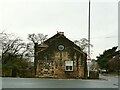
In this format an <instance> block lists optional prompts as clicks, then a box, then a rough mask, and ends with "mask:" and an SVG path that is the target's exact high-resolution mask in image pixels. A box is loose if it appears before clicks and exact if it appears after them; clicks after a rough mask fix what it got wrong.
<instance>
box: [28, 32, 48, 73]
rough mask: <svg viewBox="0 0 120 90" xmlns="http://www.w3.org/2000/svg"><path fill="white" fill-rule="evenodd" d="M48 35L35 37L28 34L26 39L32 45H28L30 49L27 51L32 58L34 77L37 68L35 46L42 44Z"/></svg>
mask: <svg viewBox="0 0 120 90" xmlns="http://www.w3.org/2000/svg"><path fill="white" fill-rule="evenodd" d="M47 36H48V35H43V34H41V33H39V34H37V35H35V34H34V33H33V34H29V35H28V39H29V40H30V41H32V43H29V46H30V47H32V48H29V49H28V50H30V52H31V54H32V56H34V75H36V68H37V59H36V58H37V53H36V52H37V45H38V44H44V41H45V40H46V39H47Z"/></svg>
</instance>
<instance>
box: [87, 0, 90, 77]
mask: <svg viewBox="0 0 120 90" xmlns="http://www.w3.org/2000/svg"><path fill="white" fill-rule="evenodd" d="M88 56H89V57H90V0H89V15H88ZM89 63H90V62H89V60H88V61H87V66H88V78H89V77H90V75H89V74H90V66H89Z"/></svg>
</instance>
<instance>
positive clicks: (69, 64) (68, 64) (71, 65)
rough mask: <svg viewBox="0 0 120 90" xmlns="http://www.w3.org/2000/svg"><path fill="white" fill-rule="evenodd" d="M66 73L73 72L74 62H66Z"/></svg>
mask: <svg viewBox="0 0 120 90" xmlns="http://www.w3.org/2000/svg"><path fill="white" fill-rule="evenodd" d="M67 67H68V69H67ZM70 67H72V69H70ZM65 71H73V61H65Z"/></svg>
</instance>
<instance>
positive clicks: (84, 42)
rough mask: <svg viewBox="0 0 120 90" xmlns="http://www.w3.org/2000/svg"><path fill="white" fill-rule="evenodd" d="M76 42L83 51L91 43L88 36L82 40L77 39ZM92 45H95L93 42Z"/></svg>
mask: <svg viewBox="0 0 120 90" xmlns="http://www.w3.org/2000/svg"><path fill="white" fill-rule="evenodd" d="M74 43H75V44H77V45H78V46H79V47H81V49H82V50H83V51H86V50H87V47H88V45H89V43H88V40H87V39H86V38H82V39H80V40H75V41H74ZM90 46H91V47H93V45H92V44H90Z"/></svg>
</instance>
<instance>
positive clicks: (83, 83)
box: [2, 75, 118, 88]
mask: <svg viewBox="0 0 120 90" xmlns="http://www.w3.org/2000/svg"><path fill="white" fill-rule="evenodd" d="M100 78H101V79H99V80H88V79H87V80H84V79H40V78H2V88H118V76H103V75H100Z"/></svg>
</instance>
